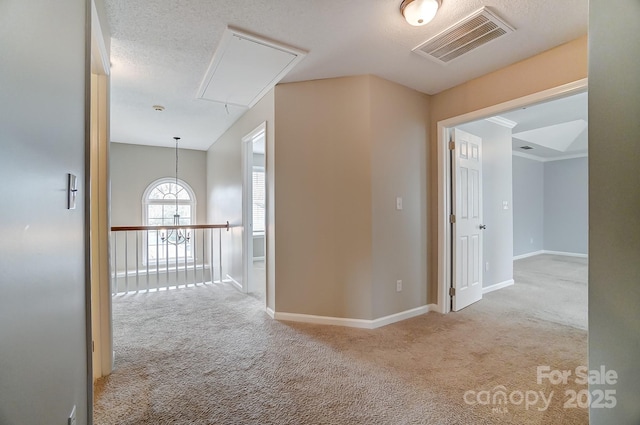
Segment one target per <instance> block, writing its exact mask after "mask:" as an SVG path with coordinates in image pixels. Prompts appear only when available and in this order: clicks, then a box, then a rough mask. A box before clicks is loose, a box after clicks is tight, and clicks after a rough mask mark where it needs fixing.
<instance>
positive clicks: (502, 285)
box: [482, 279, 515, 295]
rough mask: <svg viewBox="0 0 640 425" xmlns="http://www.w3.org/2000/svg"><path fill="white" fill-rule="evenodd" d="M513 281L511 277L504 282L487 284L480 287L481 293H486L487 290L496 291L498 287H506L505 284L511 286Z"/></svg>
mask: <svg viewBox="0 0 640 425" xmlns="http://www.w3.org/2000/svg"><path fill="white" fill-rule="evenodd" d="M514 283H515V281H514V280H513V279H509V280H505V281H504V282H500V283H496V284H494V285H490V286H487V287H485V288H482V294H483V295H484V294H488V293H489V292H493V291H497V290H498V289H502V288H506V287H507V286H511V285H513V284H514Z"/></svg>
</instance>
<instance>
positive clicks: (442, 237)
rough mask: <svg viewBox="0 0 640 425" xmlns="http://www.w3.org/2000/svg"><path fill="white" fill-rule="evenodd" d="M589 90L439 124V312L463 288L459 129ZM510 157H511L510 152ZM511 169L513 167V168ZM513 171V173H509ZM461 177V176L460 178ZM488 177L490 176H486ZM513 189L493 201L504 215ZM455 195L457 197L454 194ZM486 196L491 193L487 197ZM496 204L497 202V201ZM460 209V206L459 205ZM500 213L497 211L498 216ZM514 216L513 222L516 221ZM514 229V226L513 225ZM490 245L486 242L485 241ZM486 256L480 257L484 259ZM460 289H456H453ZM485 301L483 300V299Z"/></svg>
mask: <svg viewBox="0 0 640 425" xmlns="http://www.w3.org/2000/svg"><path fill="white" fill-rule="evenodd" d="M586 90H587V80H586V79H583V80H579V81H576V82H573V83H569V84H565V85H563V86H559V87H556V88H553V89H549V90H545V91H542V92H539V93H535V94H532V95H529V96H525V97H522V98H519V99H515V100H512V101H509V102H505V103H502V104H498V105H494V106H491V107H488V108H484V109H481V110H478V111H474V112H471V113H467V114H464V115H461V116H457V117H452V118H449V119H446V120H443V121H440V122H438V126H437V127H438V143H437V155H438V157H437V158H438V169H439V174H438V179H439V182H440V183H439V185H438V310H439V311H440V312H442V313H448V312H450V311H452V310H455V308H454V305H455V302H454V297H455V296H456V294H455V291H456V290H458V291H459V289H458V288H456V285H458V286H459V285H460V282H458V283H456V282H455V281H454V279H458V278H457V277H456V274H460V269H459V265H457V262H459V261H460V259H459V253H458V254H456V252H457V251H459V247H458V246H457V241H456V238H455V227H454V226H455V223H454V221H455V220H456V219H457V217H456V214H455V212H456V202H457V201H456V199H455V198H454V197H453V196H454V195H455V193H456V190H455V185H456V184H457V182H456V179H455V176H456V167H455V163H454V164H453V165H452V162H451V159H452V158H454V156H453V155H452V154H451V150H450V143H451V142H453V141H454V140H455V131H456V130H455V129H456V128H462V129H465V130H466V131H467V132H473V130H474V129H473V126H471V127H469V126H468V125H465V124H468V123H472V122H474V121H478V120H486V119H487V118H492V117H496V116H498V115H501V114H506V113H507V112H509V111H513V110H516V109H522V108H528V107H531V106H533V105H537V104H541V103H545V102H549V101H552V100H557V99H561V98H564V97H568V96H570V95H575V94H578V93H582V92H585V91H586ZM508 121H509V120H506V122H503V123H499V124H501V125H505V124H507V122H508ZM509 151H511V144H509ZM508 155H509V156H510V155H511V154H510V153H508ZM490 165H491V167H485V169H487V170H490V169H493V167H494V165H495V164H493V163H492V164H490ZM509 168H510V167H509ZM509 172H510V170H509ZM458 177H459V176H458ZM485 177H486V176H485ZM509 180H511V176H509ZM458 190H459V191H460V190H463V189H462V188H458ZM510 190H511V189H510V188H509V196H506V195H505V197H504V198H503V197H500V196H499V197H498V198H497V199H498V201H499V202H497V201H496V200H495V199H493V200H492V202H493V203H494V204H496V205H494V206H495V207H496V209H499V210H500V212H503V211H504V212H508V214H512V213H511V209H512V201H513V199H512V197H511V193H510ZM452 194H454V195H452ZM483 196H484V197H486V196H487V194H484V195H483ZM494 201H495V202H494ZM457 207H458V209H459V208H460V205H457ZM500 212H496V217H497V215H498V214H499V213H500ZM488 219H489V217H484V218H483V219H482V220H483V221H486V220H488ZM512 219H513V218H512V215H511V220H512ZM478 225H479V226H480V225H483V226H484V225H486V226H487V230H490V224H489V223H484V222H483V223H478ZM509 225H510V226H513V223H512V222H511V223H509ZM511 232H513V228H512V227H511ZM484 236H485V238H487V236H488V234H487V233H486V231H485V233H484ZM510 238H511V239H510V242H509V243H508V245H507V246H506V247H505V246H502V247H500V248H499V251H500V252H501V255H502V256H503V257H505V258H506V260H504V258H503V261H508V262H509V263H510V264H511V267H513V235H512V234H511V235H510ZM485 244H486V241H485ZM481 255H482V253H481V254H480V257H477V258H482V256H481ZM477 261H478V263H477V264H475V266H476V267H479V269H478V270H479V272H480V273H482V274H484V275H486V274H487V273H488V272H490V271H492V268H491V265H492V264H491V262H489V264H487V261H486V260H483V261H479V260H477ZM512 279H513V270H511V277H510V278H509V279H505V280H501V281H497V282H491V285H493V286H492V287H491V285H489V286H490V287H487V282H485V286H484V287H483V288H482V292H483V293H487V292H490V291H491V290H496V289H501V288H502V287H505V286H509V285H511V284H513V280H512ZM452 288H456V289H452ZM480 298H481V297H480Z"/></svg>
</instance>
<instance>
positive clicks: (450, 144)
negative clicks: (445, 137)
mask: <svg viewBox="0 0 640 425" xmlns="http://www.w3.org/2000/svg"><path fill="white" fill-rule="evenodd" d="M455 149H456V142H454V141H453V140H452V141H450V142H449V150H450V151H452V150H455Z"/></svg>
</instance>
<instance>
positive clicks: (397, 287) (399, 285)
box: [396, 280, 402, 292]
mask: <svg viewBox="0 0 640 425" xmlns="http://www.w3.org/2000/svg"><path fill="white" fill-rule="evenodd" d="M400 291H402V281H401V280H396V292H400Z"/></svg>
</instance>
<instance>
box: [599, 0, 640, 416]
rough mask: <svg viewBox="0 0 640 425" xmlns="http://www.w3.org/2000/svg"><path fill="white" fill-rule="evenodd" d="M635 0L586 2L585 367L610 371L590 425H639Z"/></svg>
mask: <svg viewBox="0 0 640 425" xmlns="http://www.w3.org/2000/svg"><path fill="white" fill-rule="evenodd" d="M638 16H640V2H638V1H637V0H607V1H605V0H591V1H590V2H589V219H590V221H591V226H590V227H589V368H590V369H592V370H594V369H596V370H597V369H599V368H600V366H601V365H604V366H605V367H606V368H607V369H612V370H615V371H616V372H617V374H618V377H619V379H618V382H617V384H615V385H613V386H602V385H600V386H596V385H593V386H591V389H592V390H595V389H601V390H603V389H613V390H615V391H616V398H617V406H616V407H615V408H613V409H598V408H591V409H590V411H589V413H590V421H589V423H591V424H592V425H608V424H617V425H636V424H638V423H640V403H638V400H640V367H638V359H640V337H639V330H640V309H639V308H638V306H639V305H640V261H639V259H640V214H639V211H640V185H639V184H638V164H639V163H640V120H639V119H638V117H640V96H638V93H640V78H638V75H640V47H639V46H640V45H639V44H638V40H640V25H639V24H638Z"/></svg>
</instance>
